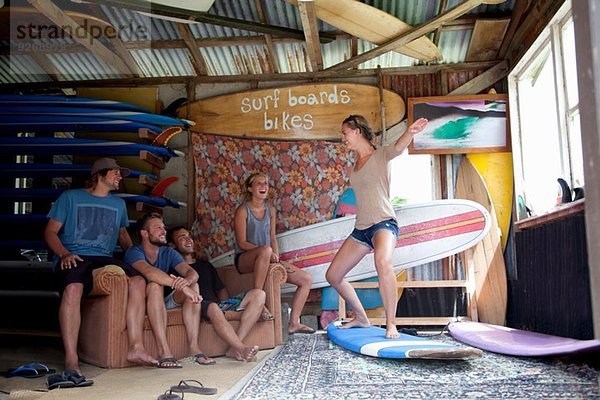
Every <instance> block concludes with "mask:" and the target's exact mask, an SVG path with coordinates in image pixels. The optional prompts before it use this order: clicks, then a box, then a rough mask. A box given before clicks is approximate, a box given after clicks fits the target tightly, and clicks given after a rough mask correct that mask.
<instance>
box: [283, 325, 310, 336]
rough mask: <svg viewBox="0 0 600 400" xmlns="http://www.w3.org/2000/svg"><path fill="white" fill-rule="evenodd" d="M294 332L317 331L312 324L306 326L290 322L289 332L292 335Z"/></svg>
mask: <svg viewBox="0 0 600 400" xmlns="http://www.w3.org/2000/svg"><path fill="white" fill-rule="evenodd" d="M294 333H315V330H314V329H313V328H311V327H310V326H306V325H304V324H300V323H298V324H290V325H289V326H288V334H290V335H292V334H294Z"/></svg>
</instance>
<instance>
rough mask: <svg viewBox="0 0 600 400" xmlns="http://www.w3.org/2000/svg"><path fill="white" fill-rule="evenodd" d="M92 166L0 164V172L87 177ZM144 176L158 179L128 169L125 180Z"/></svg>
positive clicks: (27, 175)
mask: <svg viewBox="0 0 600 400" xmlns="http://www.w3.org/2000/svg"><path fill="white" fill-rule="evenodd" d="M91 168H92V166H91V165H89V164H52V163H23V164H0V171H1V173H2V174H4V175H5V176H6V175H8V176H12V177H15V178H16V177H37V176H53V177H57V176H63V177H64V176H89V175H90V170H91ZM141 175H146V176H148V177H149V178H151V179H154V180H158V177H157V176H156V175H154V174H152V173H149V172H142V171H137V170H133V169H130V170H129V175H128V176H127V178H134V179H137V178H139V177H140V176H141Z"/></svg>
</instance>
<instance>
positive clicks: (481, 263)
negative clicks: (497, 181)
mask: <svg viewBox="0 0 600 400" xmlns="http://www.w3.org/2000/svg"><path fill="white" fill-rule="evenodd" d="M455 197H456V198H457V199H467V200H472V201H476V202H478V203H479V204H481V205H482V206H483V207H485V208H486V209H487V210H488V212H489V213H490V217H491V219H492V221H491V227H490V230H489V232H488V233H487V235H486V236H485V237H484V238H483V240H482V241H481V242H479V243H477V244H476V245H475V246H473V247H471V248H469V249H467V250H465V251H464V252H462V253H461V259H462V262H463V265H467V263H468V262H469V258H472V261H473V267H474V275H475V277H474V278H475V298H476V301H477V314H478V319H479V321H481V322H486V323H490V324H494V325H504V324H505V322H506V308H507V302H508V293H507V292H508V288H507V281H506V266H505V264H504V256H503V255H502V245H501V243H500V235H499V234H498V231H499V229H498V222H497V220H496V213H495V211H494V205H493V203H492V200H491V198H490V196H489V194H488V191H487V188H486V186H485V182H484V181H483V179H482V178H481V175H479V172H477V170H476V169H475V167H473V164H471V162H470V161H469V159H467V158H463V160H462V161H461V163H460V167H459V169H458V176H457V178H456V196H455Z"/></svg>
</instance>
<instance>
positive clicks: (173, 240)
mask: <svg viewBox="0 0 600 400" xmlns="http://www.w3.org/2000/svg"><path fill="white" fill-rule="evenodd" d="M168 239H169V244H170V245H171V246H173V247H174V248H175V249H176V250H177V251H178V252H179V253H180V254H181V255H182V256H183V258H184V260H185V261H186V262H187V263H188V264H190V265H191V266H192V268H194V269H195V270H196V272H197V273H198V275H199V276H200V279H199V281H198V282H199V284H200V294H201V295H202V298H203V300H202V306H201V309H202V319H204V320H209V321H210V322H211V323H212V325H213V327H214V329H215V331H216V332H217V334H218V335H219V337H220V338H221V339H223V340H224V341H225V343H227V344H228V345H229V346H230V347H229V350H228V351H227V353H226V354H225V355H226V356H227V357H231V358H235V359H236V360H238V361H252V360H253V359H254V357H255V356H256V353H257V352H258V346H256V345H254V346H246V345H245V344H244V343H243V341H244V339H245V338H246V336H247V335H248V333H249V332H250V329H251V328H252V327H253V326H254V324H255V323H256V321H258V319H259V317H260V315H261V312H262V310H263V307H264V304H265V292H264V291H263V290H261V289H252V290H250V291H249V292H247V293H246V294H245V295H244V296H238V297H235V298H230V297H229V292H228V291H227V288H226V287H225V285H223V282H222V281H221V279H220V278H219V275H218V274H217V271H216V269H215V267H214V266H213V265H212V264H211V263H210V262H208V261H207V260H202V259H197V258H196V252H195V250H194V239H193V238H192V235H191V234H190V232H189V231H188V230H187V229H186V228H185V227H184V226H176V227H174V228H172V229H170V230H169V232H168ZM240 297H243V298H240ZM230 310H231V311H243V313H242V317H241V322H240V326H239V328H238V330H237V333H236V332H235V330H234V329H233V326H231V324H230V323H229V322H228V321H227V319H226V318H225V313H226V312H227V311H230Z"/></svg>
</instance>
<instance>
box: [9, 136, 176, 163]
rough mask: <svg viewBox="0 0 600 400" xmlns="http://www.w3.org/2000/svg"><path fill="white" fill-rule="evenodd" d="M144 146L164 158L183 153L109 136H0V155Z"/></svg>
mask: <svg viewBox="0 0 600 400" xmlns="http://www.w3.org/2000/svg"><path fill="white" fill-rule="evenodd" d="M142 150H147V151H149V152H150V153H152V154H155V155H157V156H160V157H164V158H167V159H168V158H171V157H176V156H180V155H183V153H182V152H180V151H177V150H171V149H169V148H168V147H163V146H151V145H148V144H142V143H130V142H116V141H111V140H96V139H76V138H43V137H8V138H3V137H0V155H15V154H23V155H47V154H55V155H56V154H78V155H112V156H132V155H138V154H139V152H140V151H142Z"/></svg>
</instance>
